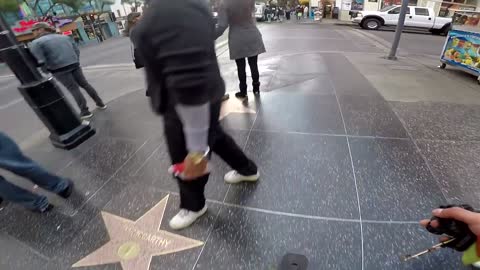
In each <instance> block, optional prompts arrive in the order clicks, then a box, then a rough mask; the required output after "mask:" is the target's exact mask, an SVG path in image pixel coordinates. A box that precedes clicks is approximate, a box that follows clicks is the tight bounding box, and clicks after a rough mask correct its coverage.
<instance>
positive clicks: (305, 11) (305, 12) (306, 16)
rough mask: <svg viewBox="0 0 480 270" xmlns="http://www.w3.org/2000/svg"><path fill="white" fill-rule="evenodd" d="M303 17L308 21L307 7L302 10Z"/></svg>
mask: <svg viewBox="0 0 480 270" xmlns="http://www.w3.org/2000/svg"><path fill="white" fill-rule="evenodd" d="M303 16H304V18H305V19H308V17H309V16H308V6H305V8H304V9H303Z"/></svg>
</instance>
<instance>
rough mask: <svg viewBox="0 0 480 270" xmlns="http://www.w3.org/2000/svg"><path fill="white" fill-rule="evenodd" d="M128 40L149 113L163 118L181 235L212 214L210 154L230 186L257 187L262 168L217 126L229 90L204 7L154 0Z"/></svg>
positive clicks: (190, 1)
mask: <svg viewBox="0 0 480 270" xmlns="http://www.w3.org/2000/svg"><path fill="white" fill-rule="evenodd" d="M178 14H182V16H179V15H178ZM185 18H188V19H185ZM131 38H133V42H134V44H135V47H136V49H137V50H138V52H139V54H140V56H141V59H143V60H144V64H145V71H146V75H147V83H148V91H149V96H150V101H151V102H150V103H151V105H152V108H153V110H154V111H155V112H156V113H158V114H160V115H162V116H163V119H164V127H165V128H164V132H165V138H166V143H167V146H168V151H169V154H170V158H171V162H172V164H173V166H172V167H173V168H174V169H173V170H172V171H171V172H172V173H173V174H174V176H175V178H176V180H177V183H178V186H179V189H180V208H181V209H180V211H179V212H178V214H177V215H175V216H174V217H173V218H172V219H171V220H170V222H169V225H170V227H171V228H172V229H176V230H178V229H183V228H186V227H188V226H190V225H191V224H192V223H193V222H195V220H197V219H198V218H199V217H201V216H202V215H203V214H205V213H206V211H207V206H206V199H205V194H204V190H205V185H206V184H207V181H208V178H209V167H208V163H209V157H210V154H211V153H210V150H211V151H213V152H214V153H216V154H217V155H219V156H220V157H221V158H222V159H223V160H224V161H225V162H226V163H227V164H228V165H229V166H230V167H232V169H233V170H232V171H230V172H229V173H227V174H226V175H225V178H224V180H225V182H227V183H229V184H236V183H240V182H242V181H257V180H258V178H259V173H258V169H257V166H256V165H255V163H254V162H253V161H251V160H250V159H249V158H248V157H247V156H246V155H245V154H244V153H243V151H242V149H241V148H240V147H239V146H238V145H237V144H236V143H235V141H234V140H233V139H232V138H231V137H230V136H229V135H228V134H227V133H225V131H224V130H223V129H222V127H221V126H220V122H219V114H220V108H221V99H222V97H223V95H224V94H225V83H224V81H223V79H222V77H221V75H220V68H219V66H218V61H217V56H216V53H215V42H214V39H215V25H214V21H213V18H212V14H211V11H210V9H209V7H208V5H207V4H206V2H202V1H198V0H175V1H163V0H152V1H151V2H150V5H149V7H148V9H146V11H145V12H144V14H143V15H142V19H141V20H140V21H139V22H138V24H137V25H136V26H135V28H134V33H132V37H131Z"/></svg>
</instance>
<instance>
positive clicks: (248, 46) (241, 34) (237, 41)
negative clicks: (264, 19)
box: [216, 0, 265, 60]
mask: <svg viewBox="0 0 480 270" xmlns="http://www.w3.org/2000/svg"><path fill="white" fill-rule="evenodd" d="M242 1H243V0H242ZM239 2H240V3H241V1H238V0H233V1H229V0H226V1H224V5H223V6H222V8H221V9H220V10H219V14H218V25H217V28H216V37H217V38H218V37H220V36H221V35H222V34H223V32H225V30H226V29H227V28H228V27H230V29H229V32H228V48H229V50H230V59H232V60H235V59H241V58H246V57H251V56H257V55H259V54H261V53H264V52H265V45H264V44H263V39H262V34H261V33H260V31H259V30H258V28H257V26H256V21H255V18H254V17H253V16H250V17H249V18H248V20H244V21H242V22H233V20H232V19H231V18H229V17H228V12H227V10H228V9H229V8H233V9H234V10H235V8H236V7H233V6H232V5H236V3H239ZM253 4H254V5H255V3H254V2H253ZM253 10H255V6H253V7H252V11H253ZM252 15H253V14H252Z"/></svg>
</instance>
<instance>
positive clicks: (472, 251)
mask: <svg viewBox="0 0 480 270" xmlns="http://www.w3.org/2000/svg"><path fill="white" fill-rule="evenodd" d="M479 261H480V257H478V256H477V243H475V244H473V245H471V246H470V247H469V248H468V249H467V250H466V251H465V252H464V253H463V256H462V262H463V264H464V265H471V264H474V263H476V262H479Z"/></svg>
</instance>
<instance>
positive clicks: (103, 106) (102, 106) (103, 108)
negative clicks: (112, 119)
mask: <svg viewBox="0 0 480 270" xmlns="http://www.w3.org/2000/svg"><path fill="white" fill-rule="evenodd" d="M97 108H98V109H99V110H102V111H104V110H106V109H107V105H105V104H103V105H98V104H97Z"/></svg>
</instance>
